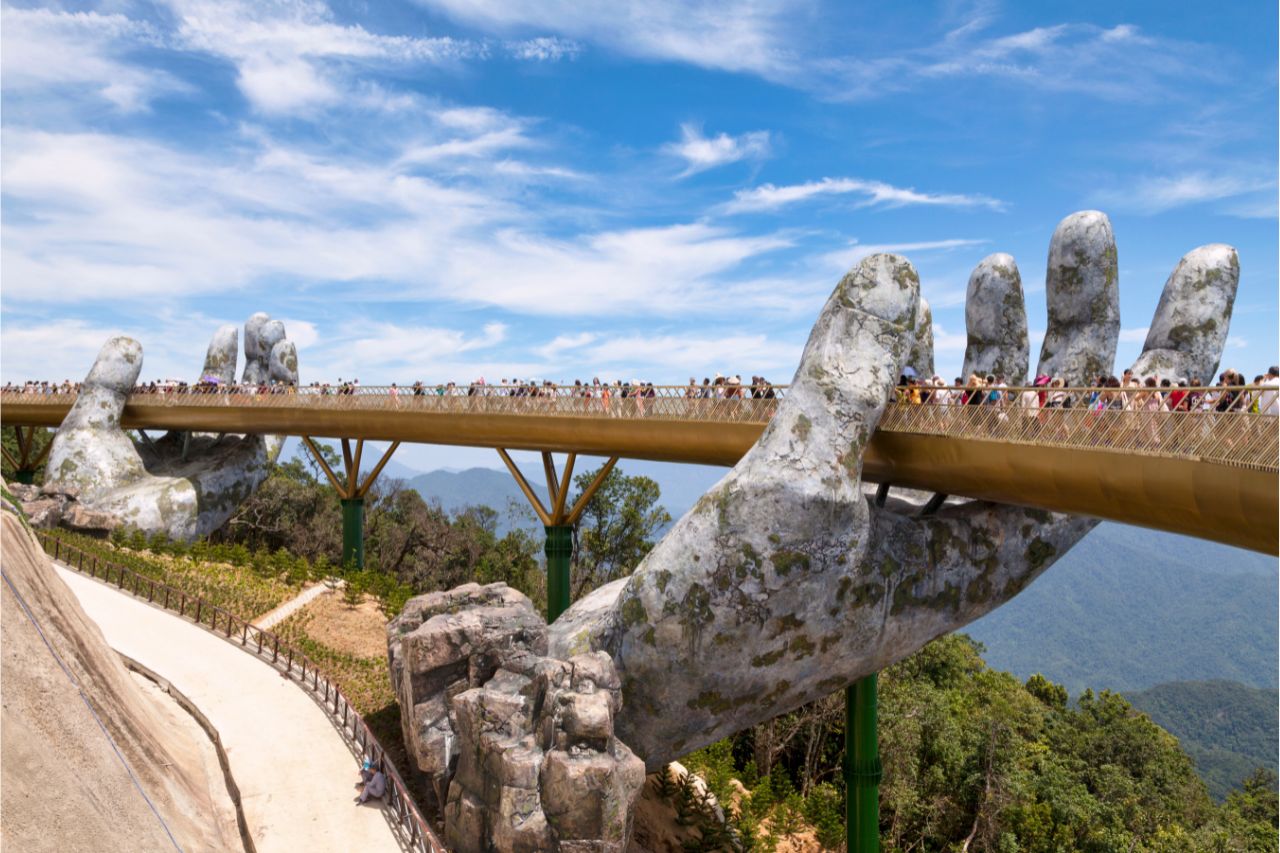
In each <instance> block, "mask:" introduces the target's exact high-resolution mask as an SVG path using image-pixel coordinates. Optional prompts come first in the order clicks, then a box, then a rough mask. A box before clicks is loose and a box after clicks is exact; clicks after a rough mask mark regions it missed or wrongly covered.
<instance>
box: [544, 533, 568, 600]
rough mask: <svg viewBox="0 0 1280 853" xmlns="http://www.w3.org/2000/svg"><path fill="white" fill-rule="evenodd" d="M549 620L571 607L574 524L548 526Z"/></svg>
mask: <svg viewBox="0 0 1280 853" xmlns="http://www.w3.org/2000/svg"><path fill="white" fill-rule="evenodd" d="M546 530H547V544H546V554H547V622H548V623H551V622H554V621H556V619H557V618H558V617H559V616H560V614H561V613H563V612H565V611H566V610H568V609H569V561H570V559H571V558H572V557H573V526H572V525H569V524H557V525H548V526H547V528H546Z"/></svg>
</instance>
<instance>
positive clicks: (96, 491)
mask: <svg viewBox="0 0 1280 853" xmlns="http://www.w3.org/2000/svg"><path fill="white" fill-rule="evenodd" d="M141 370H142V345H141V344H139V343H138V342H137V341H135V340H133V339H132V338H126V337H116V338H112V339H111V340H109V341H107V342H106V344H104V345H103V347H102V349H101V350H100V351H99V352H98V358H97V359H96V360H95V361H94V363H93V367H92V368H90V370H89V375H88V376H86V377H85V380H84V384H83V385H82V386H81V389H80V393H79V394H78V395H77V396H76V401H75V403H74V404H73V405H72V406H71V411H70V412H68V413H67V416H66V418H64V419H63V421H62V425H61V426H60V427H58V432H57V433H56V434H55V435H54V437H53V445H52V446H51V447H50V448H49V461H48V464H47V466H46V475H45V483H46V485H49V486H52V487H54V488H60V489H63V490H64V491H69V490H72V489H74V490H76V491H77V492H79V494H80V496H81V498H82V499H83V500H85V501H91V500H92V499H93V498H95V497H97V496H98V495H100V494H102V493H104V492H106V491H108V490H110V489H112V488H115V487H116V486H117V485H118V484H121V483H129V482H133V481H135V480H138V479H141V478H143V477H145V476H146V471H145V469H144V468H143V465H142V460H141V458H140V457H139V456H138V452H137V450H135V449H134V446H133V442H132V441H130V440H129V437H128V436H126V435H125V434H124V432H123V431H122V430H121V429H120V416H121V414H122V413H123V412H124V407H125V403H126V402H127V400H128V398H129V394H130V392H131V391H132V390H133V388H134V386H135V385H136V384H137V382H138V374H139V372H140V371H141Z"/></svg>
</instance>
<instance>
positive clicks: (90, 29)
mask: <svg viewBox="0 0 1280 853" xmlns="http://www.w3.org/2000/svg"><path fill="white" fill-rule="evenodd" d="M3 20H4V27H3V30H2V31H0V32H2V38H3V42H2V46H3V50H0V78H2V79H0V82H2V84H3V87H4V90H5V92H6V93H9V94H15V93H17V94H38V95H39V96H40V98H39V100H40V101H42V102H44V103H45V104H46V105H47V104H48V102H49V101H50V100H52V98H51V96H54V95H56V96H57V97H58V98H59V99H64V100H69V101H75V100H77V99H78V97H80V96H82V95H87V96H90V97H93V98H100V99H101V100H103V101H106V102H107V103H109V104H111V105H112V106H114V107H115V108H117V109H118V110H120V111H122V112H135V111H138V110H143V109H146V108H147V106H148V105H149V104H150V102H151V101H152V99H154V98H156V97H158V96H159V95H161V94H164V93H172V92H182V91H186V90H187V89H188V87H187V86H186V85H185V84H184V83H182V82H181V81H180V80H178V79H177V78H175V77H174V76H173V75H171V74H169V73H168V72H165V71H162V70H159V69H154V68H144V67H141V66H138V65H135V64H132V63H130V62H129V61H127V59H126V58H125V55H126V54H127V53H128V52H129V51H131V50H133V49H137V48H139V47H146V46H156V45H159V44H161V43H162V42H163V36H162V35H161V33H160V32H159V31H158V30H157V29H156V28H155V27H154V26H152V25H150V24H147V23H144V22H140V21H134V20H131V19H130V18H128V17H126V16H124V15H120V14H99V13H96V12H63V11H58V10H54V9H21V8H15V7H12V6H8V5H6V6H5V7H4V9H3Z"/></svg>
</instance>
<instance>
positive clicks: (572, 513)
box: [564, 456, 618, 524]
mask: <svg viewBox="0 0 1280 853" xmlns="http://www.w3.org/2000/svg"><path fill="white" fill-rule="evenodd" d="M617 464H618V457H616V456H611V457H609V461H608V462H606V463H604V467H603V468H601V469H600V472H599V473H598V474H596V476H595V479H593V480H592V481H591V484H590V485H588V486H587V488H586V491H584V492H583V493H582V494H581V495H579V496H578V499H577V500H576V501H574V504H573V509H571V510H569V515H568V516H567V517H566V519H565V522H564V523H565V524H577V523H578V519H580V518H582V513H583V512H585V511H586V509H587V504H589V503H590V502H591V499H592V498H593V497H595V494H596V492H597V491H598V490H599V489H600V487H601V486H603V485H604V481H605V478H606V477H608V476H609V472H610V471H612V470H613V466H614V465H617Z"/></svg>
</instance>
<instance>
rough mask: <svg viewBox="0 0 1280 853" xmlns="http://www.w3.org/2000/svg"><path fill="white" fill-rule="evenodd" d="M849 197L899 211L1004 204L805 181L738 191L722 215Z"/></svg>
mask: <svg viewBox="0 0 1280 853" xmlns="http://www.w3.org/2000/svg"><path fill="white" fill-rule="evenodd" d="M849 194H854V195H859V196H862V199H861V201H860V202H859V206H861V207H866V206H871V205H883V206H885V207H902V206H905V205H917V204H918V205H938V206H942V207H985V208H989V209H991V210H1004V207H1005V204H1004V202H1002V201H999V200H998V199H994V198H991V197H989V196H985V195H961V194H955V193H922V192H918V191H917V190H915V189H914V188H911V187H906V188H903V187H895V186H893V185H891V184H887V183H885V182H883V181H868V180H863V179H861V178H823V179H822V180H820V181H809V182H807V183H803V184H789V185H786V186H780V187H779V186H774V185H773V184H762V185H761V186H758V187H752V188H751V189H747V190H739V191H738V192H736V193H734V198H733V201H731V202H729V203H728V204H726V205H724V207H723V211H724V212H725V213H754V212H760V211H771V210H777V209H778V208H780V207H786V206H787V205H791V204H796V203H798V202H802V201H808V200H810V199H814V198H818V197H821V196H838V195H849Z"/></svg>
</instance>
